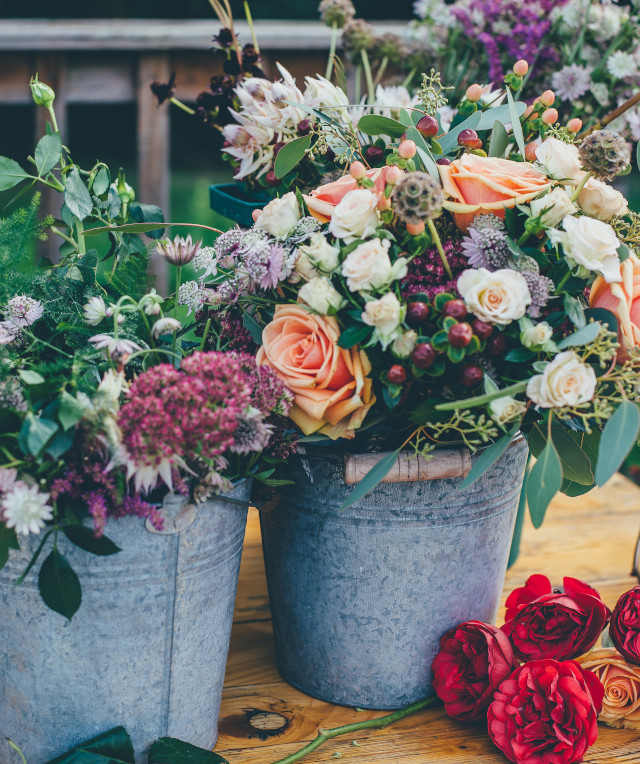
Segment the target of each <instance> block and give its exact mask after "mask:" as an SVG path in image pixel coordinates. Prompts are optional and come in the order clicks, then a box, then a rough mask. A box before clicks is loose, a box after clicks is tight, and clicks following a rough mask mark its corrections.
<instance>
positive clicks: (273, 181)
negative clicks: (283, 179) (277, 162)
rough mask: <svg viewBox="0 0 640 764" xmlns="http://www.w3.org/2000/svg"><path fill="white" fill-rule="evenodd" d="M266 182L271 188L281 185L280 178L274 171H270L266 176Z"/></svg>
mask: <svg viewBox="0 0 640 764" xmlns="http://www.w3.org/2000/svg"><path fill="white" fill-rule="evenodd" d="M264 182H265V183H266V184H267V186H271V187H272V188H273V187H274V186H279V185H280V178H279V177H278V176H277V175H276V174H275V172H274V171H273V170H269V172H268V173H267V174H266V175H265V176H264Z"/></svg>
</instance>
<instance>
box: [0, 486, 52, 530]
mask: <svg viewBox="0 0 640 764" xmlns="http://www.w3.org/2000/svg"><path fill="white" fill-rule="evenodd" d="M48 502H49V494H48V493H41V492H40V491H39V490H38V486H37V485H27V484H26V483H24V482H23V481H22V480H18V481H16V482H15V483H14V484H13V486H12V487H11V488H10V489H9V490H8V491H7V492H6V493H3V495H2V498H1V499H0V509H2V513H1V514H2V518H3V520H4V522H5V525H6V526H7V528H15V531H16V533H18V534H20V535H22V536H28V535H29V533H39V532H40V531H41V530H42V529H43V528H44V526H45V523H46V521H47V520H52V519H53V508H52V507H51V506H50V505H49V503H48Z"/></svg>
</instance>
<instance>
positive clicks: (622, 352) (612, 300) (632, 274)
mask: <svg viewBox="0 0 640 764" xmlns="http://www.w3.org/2000/svg"><path fill="white" fill-rule="evenodd" d="M620 275H621V276H622V281H620V282H618V283H613V284H607V282H606V281H605V280H604V278H603V277H602V276H598V278H597V279H596V280H595V281H594V282H593V285H592V287H591V294H590V295H589V304H590V305H591V307H592V308H606V309H607V310H610V311H611V312H612V313H614V314H615V316H616V318H617V319H618V327H619V332H618V342H619V343H620V349H619V350H618V360H619V361H621V362H622V361H625V360H626V359H627V358H628V357H629V350H631V348H633V347H637V346H638V345H640V259H638V256H637V255H636V254H635V253H634V252H631V253H630V254H629V257H628V258H627V259H626V260H625V261H624V262H622V263H620Z"/></svg>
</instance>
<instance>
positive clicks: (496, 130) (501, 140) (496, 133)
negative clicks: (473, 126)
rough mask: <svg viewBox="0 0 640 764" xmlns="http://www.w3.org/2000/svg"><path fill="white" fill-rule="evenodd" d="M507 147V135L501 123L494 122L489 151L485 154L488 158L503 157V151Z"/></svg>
mask: <svg viewBox="0 0 640 764" xmlns="http://www.w3.org/2000/svg"><path fill="white" fill-rule="evenodd" d="M508 145H509V133H507V131H506V130H505V127H504V125H503V124H502V122H499V121H498V120H496V121H495V122H494V123H493V130H492V131H491V139H490V140H489V151H488V152H487V153H488V155H489V156H490V157H501V156H504V152H505V149H506V148H507V146H508Z"/></svg>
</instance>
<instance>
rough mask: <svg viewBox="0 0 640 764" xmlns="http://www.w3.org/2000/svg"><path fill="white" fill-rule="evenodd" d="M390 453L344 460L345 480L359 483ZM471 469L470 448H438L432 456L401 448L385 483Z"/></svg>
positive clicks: (464, 472) (458, 473)
mask: <svg viewBox="0 0 640 764" xmlns="http://www.w3.org/2000/svg"><path fill="white" fill-rule="evenodd" d="M385 456H388V453H375V454H350V455H349V456H346V457H345V460H344V482H345V483H346V484H347V485H353V484H354V483H359V482H360V481H361V480H362V479H363V478H364V476H365V475H366V474H367V473H368V472H369V470H370V469H372V468H373V467H375V466H376V464H378V462H379V461H381V460H382V459H384V458H385ZM470 470H471V453H470V451H469V449H468V448H457V449H447V450H443V451H436V452H435V453H434V454H433V456H432V457H431V459H425V458H424V457H422V456H416V455H415V454H414V453H413V451H401V452H400V453H399V454H398V457H397V459H396V461H395V464H394V465H393V467H392V468H391V469H390V470H389V472H388V473H387V474H386V475H385V477H384V478H383V479H382V481H381V482H382V483H409V482H414V481H422V480H441V479H443V478H463V477H466V476H467V475H468V474H469V471H470Z"/></svg>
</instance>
